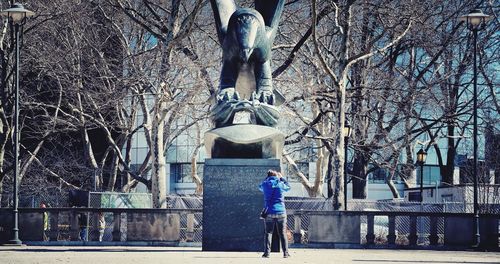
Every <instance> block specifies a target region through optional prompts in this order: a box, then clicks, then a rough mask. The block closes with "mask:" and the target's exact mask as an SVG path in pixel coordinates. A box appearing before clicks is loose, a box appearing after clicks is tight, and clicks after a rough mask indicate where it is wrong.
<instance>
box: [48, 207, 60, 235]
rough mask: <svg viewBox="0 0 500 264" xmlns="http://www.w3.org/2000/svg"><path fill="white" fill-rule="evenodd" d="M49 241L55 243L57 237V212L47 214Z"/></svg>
mask: <svg viewBox="0 0 500 264" xmlns="http://www.w3.org/2000/svg"><path fill="white" fill-rule="evenodd" d="M49 221H50V225H49V228H50V229H49V241H57V237H58V236H59V211H55V212H50V213H49Z"/></svg>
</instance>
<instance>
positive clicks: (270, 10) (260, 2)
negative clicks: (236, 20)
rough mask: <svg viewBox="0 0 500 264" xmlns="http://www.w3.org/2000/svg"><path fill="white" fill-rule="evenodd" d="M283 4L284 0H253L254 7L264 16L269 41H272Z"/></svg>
mask: <svg viewBox="0 0 500 264" xmlns="http://www.w3.org/2000/svg"><path fill="white" fill-rule="evenodd" d="M284 6H285V0H255V9H256V10H257V11H258V12H259V13H260V14H261V15H262V17H263V18H264V23H265V24H266V31H267V37H268V38H269V40H270V43H272V42H273V40H274V37H275V36H276V32H277V30H278V24H279V22H280V19H281V13H283V7H284Z"/></svg>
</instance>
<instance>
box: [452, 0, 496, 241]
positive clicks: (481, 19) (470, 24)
mask: <svg viewBox="0 0 500 264" xmlns="http://www.w3.org/2000/svg"><path fill="white" fill-rule="evenodd" d="M490 19H491V18H490V16H488V15H485V14H483V11H481V10H480V9H474V10H472V11H471V12H470V13H469V14H468V15H465V16H461V17H460V18H459V21H461V22H465V23H466V24H467V28H468V29H469V30H471V31H472V33H473V36H474V89H473V102H474V106H473V114H472V115H473V119H474V132H473V138H474V153H473V155H474V161H473V171H474V230H475V232H476V234H475V238H476V241H475V245H476V246H479V243H480V242H481V240H480V234H479V205H478V174H479V173H478V168H477V156H478V151H477V146H478V145H477V32H478V31H479V30H481V29H483V28H484V27H485V25H486V22H487V21H488V20H490Z"/></svg>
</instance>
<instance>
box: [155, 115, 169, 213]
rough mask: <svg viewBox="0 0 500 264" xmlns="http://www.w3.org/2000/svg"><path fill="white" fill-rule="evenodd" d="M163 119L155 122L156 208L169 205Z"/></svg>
mask: <svg viewBox="0 0 500 264" xmlns="http://www.w3.org/2000/svg"><path fill="white" fill-rule="evenodd" d="M163 130H164V127H163V121H162V120H161V119H160V120H159V121H158V122H156V124H153V138H154V139H153V146H152V149H151V151H152V153H151V154H152V156H153V171H152V174H151V184H152V185H151V193H152V196H153V207H154V208H166V207H167V200H166V199H167V174H166V172H165V168H166V162H165V157H164V153H165V151H164V147H163Z"/></svg>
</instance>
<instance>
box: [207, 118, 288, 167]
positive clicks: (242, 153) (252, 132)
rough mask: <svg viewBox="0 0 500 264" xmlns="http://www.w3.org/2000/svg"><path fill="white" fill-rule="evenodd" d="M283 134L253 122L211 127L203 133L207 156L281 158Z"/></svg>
mask: <svg viewBox="0 0 500 264" xmlns="http://www.w3.org/2000/svg"><path fill="white" fill-rule="evenodd" d="M284 142H285V136H284V135H283V133H281V132H280V131H279V130H277V129H275V128H272V127H268V126H259V125H253V124H240V125H233V126H227V127H222V128H216V129H212V130H210V131H208V132H206V133H205V148H206V152H207V155H208V158H229V159H234V158H246V159H281V155H282V153H283V145H284Z"/></svg>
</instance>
